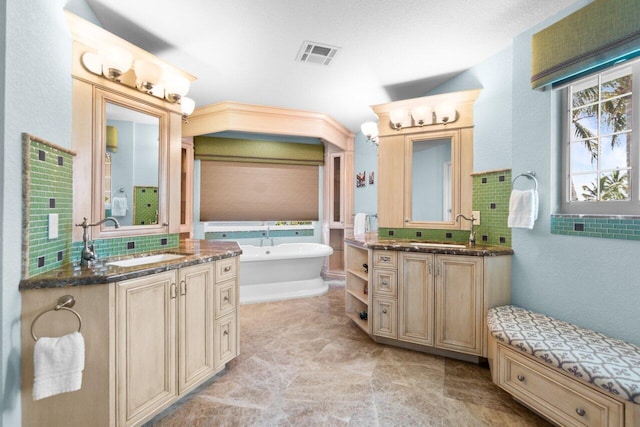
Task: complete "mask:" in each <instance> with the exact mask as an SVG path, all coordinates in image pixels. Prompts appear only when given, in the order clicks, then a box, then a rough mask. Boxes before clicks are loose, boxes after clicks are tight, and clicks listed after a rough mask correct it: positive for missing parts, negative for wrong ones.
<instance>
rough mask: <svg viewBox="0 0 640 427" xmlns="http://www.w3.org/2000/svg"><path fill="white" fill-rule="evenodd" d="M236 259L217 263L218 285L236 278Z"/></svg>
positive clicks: (232, 258)
mask: <svg viewBox="0 0 640 427" xmlns="http://www.w3.org/2000/svg"><path fill="white" fill-rule="evenodd" d="M236 269H237V267H236V257H231V258H225V259H221V260H219V261H216V283H219V282H224V281H225V280H229V279H231V278H232V277H236V273H237V272H236Z"/></svg>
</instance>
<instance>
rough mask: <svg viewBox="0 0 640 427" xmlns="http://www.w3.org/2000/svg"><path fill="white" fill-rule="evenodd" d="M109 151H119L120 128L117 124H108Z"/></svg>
mask: <svg viewBox="0 0 640 427" xmlns="http://www.w3.org/2000/svg"><path fill="white" fill-rule="evenodd" d="M107 151H109V152H111V153H115V152H117V151H118V128H117V127H115V126H107Z"/></svg>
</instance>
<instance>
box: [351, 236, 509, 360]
mask: <svg viewBox="0 0 640 427" xmlns="http://www.w3.org/2000/svg"><path fill="white" fill-rule="evenodd" d="M350 247H351V246H349V245H347V248H348V249H347V250H348V251H350V249H349V248H350ZM360 250H361V251H362V249H360ZM369 252H370V254H371V255H370V257H371V262H372V263H373V267H374V269H373V272H372V275H371V282H372V290H373V298H372V300H371V302H370V303H369V305H368V307H371V310H369V324H370V327H371V332H370V335H371V336H372V337H373V338H374V339H376V340H377V341H381V342H384V343H386V344H392V345H399V346H405V347H409V348H413V349H422V350H424V351H428V349H429V348H436V349H440V350H446V351H452V352H456V353H463V354H465V355H472V356H477V357H487V344H486V343H487V335H486V319H485V318H486V310H487V309H488V308H490V307H496V306H498V305H504V304H508V303H509V302H510V299H511V298H510V296H511V291H510V288H511V279H510V276H511V256H509V255H501V256H471V255H449V254H436V253H422V252H405V251H393V250H370V251H369ZM362 259H364V255H363V254H362V253H360V260H362ZM347 273H348V275H347V306H349V305H350V302H349V301H350V299H353V296H352V293H353V292H354V291H353V289H358V288H359V287H360V286H361V283H360V282H358V281H357V280H356V278H357V274H352V276H355V277H353V278H352V279H351V280H349V277H350V275H349V269H348V270H347ZM350 289H352V290H350ZM347 312H349V309H347ZM348 314H349V313H348ZM352 318H353V317H352ZM354 321H356V322H358V320H357V319H354Z"/></svg>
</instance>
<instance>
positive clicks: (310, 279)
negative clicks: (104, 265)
mask: <svg viewBox="0 0 640 427" xmlns="http://www.w3.org/2000/svg"><path fill="white" fill-rule="evenodd" d="M240 248H241V249H242V255H240V304H250V303H256V302H266V301H277V300H285V299H292V298H304V297H312V296H317V295H323V294H325V293H326V292H327V290H328V289H329V287H328V285H327V284H326V283H325V282H324V280H322V277H320V272H321V271H322V265H323V264H324V258H325V257H326V256H328V255H331V254H332V253H333V249H332V248H331V246H327V245H323V244H320V243H283V244H280V245H277V246H263V247H259V246H251V245H240Z"/></svg>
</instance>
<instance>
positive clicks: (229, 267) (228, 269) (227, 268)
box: [223, 265, 231, 273]
mask: <svg viewBox="0 0 640 427" xmlns="http://www.w3.org/2000/svg"><path fill="white" fill-rule="evenodd" d="M223 271H224V272H225V273H228V272H230V271H231V266H230V265H227V266H226V267H225V268H224V270H223Z"/></svg>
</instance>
